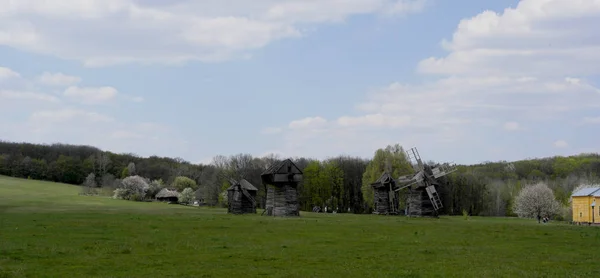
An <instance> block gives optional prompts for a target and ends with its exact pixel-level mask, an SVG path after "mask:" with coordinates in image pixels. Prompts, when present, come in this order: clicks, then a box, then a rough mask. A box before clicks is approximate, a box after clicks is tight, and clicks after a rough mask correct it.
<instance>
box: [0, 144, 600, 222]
mask: <svg viewBox="0 0 600 278" xmlns="http://www.w3.org/2000/svg"><path fill="white" fill-rule="evenodd" d="M281 159H282V157H279V156H277V155H267V156H264V157H254V156H252V155H249V154H236V155H231V156H223V155H219V156H216V157H214V158H213V160H212V162H211V163H209V164H194V163H190V162H188V161H185V160H184V159H181V158H169V157H158V156H150V157H140V156H137V155H135V154H128V153H124V154H118V153H112V152H109V151H103V150H100V149H98V148H95V147H92V146H80V145H67V144H51V145H44V144H31V143H15V142H3V141H0V175H7V176H13V177H19V178H30V179H36V180H47V181H54V182H62V183H68V184H73V185H83V184H88V185H89V184H93V185H94V186H97V187H99V188H107V189H110V190H114V189H115V188H116V187H118V184H120V182H121V181H122V180H123V179H125V178H127V177H130V176H140V177H144V178H145V179H147V180H149V181H156V182H157V183H160V184H165V185H166V186H167V187H169V186H170V187H173V188H175V189H177V188H179V187H181V186H178V184H179V183H177V182H176V180H178V179H179V180H181V179H182V178H183V177H185V178H188V179H189V180H191V181H193V186H192V187H193V189H194V190H196V191H195V192H197V196H198V197H199V198H201V199H202V200H203V201H204V202H205V203H206V204H207V205H210V206H222V205H223V204H224V203H225V200H224V198H225V196H226V195H225V194H223V193H224V191H225V189H226V188H227V187H228V186H229V179H228V178H229V177H233V178H234V179H241V178H245V179H246V180H248V181H249V182H250V183H252V184H254V185H255V186H256V187H257V188H258V189H259V192H258V195H257V201H258V206H259V207H260V208H264V205H265V197H266V194H265V192H266V191H265V187H264V185H263V184H262V182H261V180H260V174H261V173H262V172H263V171H264V170H265V169H267V168H268V167H269V166H270V165H272V164H273V163H276V162H278V161H280V160H281ZM292 160H293V161H294V163H296V165H297V166H298V167H299V168H300V169H302V171H303V172H304V178H303V181H302V182H301V183H300V185H299V202H300V206H301V209H302V210H304V211H311V210H312V208H313V207H314V206H320V207H324V206H328V207H330V208H332V209H335V210H338V211H340V212H348V211H349V212H352V213H370V212H371V209H372V207H373V191H372V188H371V187H370V184H371V183H372V182H374V181H375V180H377V179H378V178H379V176H380V175H381V174H382V173H383V171H388V172H390V173H392V174H393V176H394V177H399V176H401V175H406V174H410V173H412V171H413V170H412V166H411V164H410V162H409V160H408V158H407V157H406V154H405V152H404V149H403V148H402V146H400V145H390V146H386V147H385V148H381V149H378V150H376V151H375V152H374V155H373V157H372V158H371V159H364V158H360V157H352V156H337V157H331V158H327V159H323V160H317V159H312V158H305V157H294V158H292ZM427 163H428V164H431V165H436V164H437V163H436V162H433V161H430V162H427ZM457 168H458V170H457V171H456V172H454V173H452V174H450V175H448V176H445V177H443V178H441V179H440V182H441V186H440V188H439V189H438V191H439V194H440V197H441V198H442V201H443V204H444V208H443V210H442V212H441V213H443V214H450V215H459V214H464V213H468V214H469V215H479V216H516V213H515V212H514V211H513V203H514V200H515V198H516V196H517V195H518V193H519V192H520V191H521V189H523V188H524V187H525V186H526V185H530V184H535V183H539V182H544V183H546V184H548V186H549V187H550V188H551V189H552V191H553V192H554V194H555V196H556V198H557V200H558V201H559V202H560V203H561V204H562V205H563V207H564V209H565V212H564V214H563V215H561V217H564V218H568V217H569V213H568V211H567V209H568V202H569V197H570V195H571V193H572V191H573V189H574V188H575V187H577V186H580V185H581V184H592V183H597V182H599V180H598V178H597V177H598V174H600V155H599V154H580V155H576V156H570V157H560V156H556V157H548V158H539V159H528V160H521V161H514V162H507V161H498V162H486V163H480V164H475V165H458V166H457ZM86 180H87V181H86ZM181 189H183V188H181Z"/></svg>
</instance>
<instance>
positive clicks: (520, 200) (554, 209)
mask: <svg viewBox="0 0 600 278" xmlns="http://www.w3.org/2000/svg"><path fill="white" fill-rule="evenodd" d="M514 212H515V213H516V214H517V215H518V216H519V217H523V218H536V217H537V218H539V217H544V216H554V215H556V214H557V213H559V212H560V204H559V203H558V201H556V198H555V197H554V193H553V192H552V190H551V189H550V188H549V187H548V186H547V185H546V184H545V183H537V184H534V185H528V186H525V187H524V188H523V189H521V192H519V195H517V197H516V198H515V202H514Z"/></svg>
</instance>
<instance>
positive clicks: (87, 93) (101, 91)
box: [63, 86, 119, 104]
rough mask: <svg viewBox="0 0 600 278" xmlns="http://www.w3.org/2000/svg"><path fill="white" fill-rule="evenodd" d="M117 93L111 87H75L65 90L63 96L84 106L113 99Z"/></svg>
mask: <svg viewBox="0 0 600 278" xmlns="http://www.w3.org/2000/svg"><path fill="white" fill-rule="evenodd" d="M118 93H119V92H118V91H117V89H115V88H113V87H108V86H105V87H77V86H71V87H69V88H67V89H66V90H65V91H64V93H63V95H65V96H66V97H69V98H73V99H75V100H77V101H80V102H82V103H84V104H97V103H102V102H107V101H110V100H112V99H114V98H115V97H116V96H117V94H118Z"/></svg>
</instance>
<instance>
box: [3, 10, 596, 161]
mask: <svg viewBox="0 0 600 278" xmlns="http://www.w3.org/2000/svg"><path fill="white" fill-rule="evenodd" d="M597 26H600V1H599V0H521V1H517V0H510V1H509V0H460V1H456V0H343V1H342V0H253V1H246V0H197V1H194V0H170V1H159V0H86V1H81V0H53V1H44V0H19V1H12V0H0V140H4V141H16V142H32V143H43V144H52V143H67V144H83V145H91V146H96V147H98V148H101V149H103V150H107V151H112V152H118V153H134V154H137V155H140V156H151V155H158V156H167V157H180V158H183V159H185V160H187V161H190V162H193V163H209V162H210V161H211V159H212V157H214V156H216V155H226V156H228V155H234V154H239V153H247V154H252V155H254V156H263V155H266V154H270V153H273V154H278V155H280V156H282V157H296V156H303V157H312V158H317V159H325V158H328V157H333V156H337V155H350V156H360V157H364V158H370V157H372V156H373V154H374V152H375V151H376V150H377V149H378V148H384V147H385V146H387V145H390V144H400V145H401V146H403V147H404V148H405V149H409V148H412V147H416V148H417V149H418V150H419V152H420V154H421V157H422V158H423V159H424V160H434V161H438V162H455V163H460V164H474V163H481V162H486V161H500V160H507V161H514V160H521V159H527V158H535V157H549V156H555V155H575V154H579V153H589V152H600V144H598V139H597V138H598V136H599V135H600V132H599V127H600V89H599V86H600V66H598V65H599V62H600V32H598V31H597Z"/></svg>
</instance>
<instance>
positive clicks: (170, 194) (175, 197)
mask: <svg viewBox="0 0 600 278" xmlns="http://www.w3.org/2000/svg"><path fill="white" fill-rule="evenodd" d="M179 196H181V194H180V193H179V192H177V191H176V190H169V189H167V188H163V189H162V190H161V191H159V192H158V193H157V194H156V200H158V201H161V202H173V203H177V202H178V201H179Z"/></svg>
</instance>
